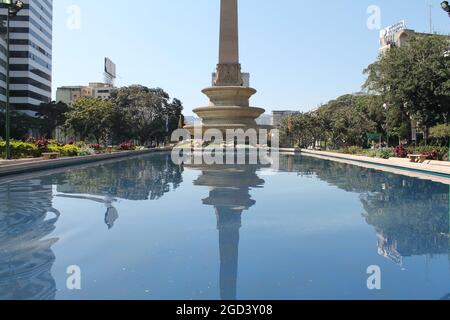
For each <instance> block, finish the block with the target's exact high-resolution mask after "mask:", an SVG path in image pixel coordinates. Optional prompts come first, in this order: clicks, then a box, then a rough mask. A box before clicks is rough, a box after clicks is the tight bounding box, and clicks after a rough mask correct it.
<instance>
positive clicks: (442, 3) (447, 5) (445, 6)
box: [441, 1, 450, 17]
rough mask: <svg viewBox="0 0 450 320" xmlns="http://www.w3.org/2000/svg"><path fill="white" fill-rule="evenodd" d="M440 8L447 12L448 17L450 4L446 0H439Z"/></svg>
mask: <svg viewBox="0 0 450 320" xmlns="http://www.w3.org/2000/svg"><path fill="white" fill-rule="evenodd" d="M441 8H442V10H444V11H445V12H447V13H448V16H449V17H450V4H449V3H448V1H442V2H441Z"/></svg>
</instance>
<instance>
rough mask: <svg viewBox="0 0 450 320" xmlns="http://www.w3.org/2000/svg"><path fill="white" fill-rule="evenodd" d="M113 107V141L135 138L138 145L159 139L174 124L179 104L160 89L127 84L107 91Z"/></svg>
mask: <svg viewBox="0 0 450 320" xmlns="http://www.w3.org/2000/svg"><path fill="white" fill-rule="evenodd" d="M111 101H112V102H113V103H114V105H115V107H116V113H115V115H114V121H113V126H112V132H113V135H114V140H115V141H119V142H121V141H127V140H132V139H137V140H139V142H140V143H141V145H144V144H146V143H147V142H149V141H154V140H157V141H163V140H165V139H166V138H167V137H168V136H169V135H170V134H171V133H172V132H173V131H174V130H176V129H177V128H178V125H179V120H180V116H181V113H182V110H183V105H182V103H181V101H180V100H178V99H173V100H172V101H170V97H169V95H168V94H167V93H166V92H165V91H164V90H162V89H160V88H156V89H150V88H147V87H144V86H137V85H134V86H130V87H123V88H120V89H117V90H115V91H113V92H112V94H111Z"/></svg>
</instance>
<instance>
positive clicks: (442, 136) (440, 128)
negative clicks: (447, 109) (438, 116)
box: [430, 124, 450, 145]
mask: <svg viewBox="0 0 450 320" xmlns="http://www.w3.org/2000/svg"><path fill="white" fill-rule="evenodd" d="M430 137H431V138H434V139H438V140H441V142H443V143H445V145H448V144H449V141H450V125H445V124H440V125H437V126H435V127H433V128H431V129H430Z"/></svg>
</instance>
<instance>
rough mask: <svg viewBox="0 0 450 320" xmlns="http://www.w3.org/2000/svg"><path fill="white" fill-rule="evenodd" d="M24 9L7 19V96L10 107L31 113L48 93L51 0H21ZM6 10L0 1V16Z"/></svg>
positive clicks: (1, 71) (1, 92) (1, 48)
mask: <svg viewBox="0 0 450 320" xmlns="http://www.w3.org/2000/svg"><path fill="white" fill-rule="evenodd" d="M23 2H24V3H25V6H24V9H23V10H21V11H20V12H19V14H18V15H17V17H14V18H13V19H11V22H10V27H11V29H10V30H11V33H10V35H11V42H10V82H11V86H10V96H11V100H10V101H11V107H12V109H14V110H20V111H24V112H26V113H29V114H31V115H32V114H34V111H36V110H37V109H38V106H39V105H40V104H41V103H42V102H49V101H50V100H51V95H52V21H53V14H52V13H53V3H52V2H53V0H23ZM6 14H7V9H6V7H5V5H4V4H0V19H1V20H3V21H6ZM5 94H6V42H5V39H4V37H3V38H2V39H1V40H0V103H2V104H4V102H5V101H6V98H5Z"/></svg>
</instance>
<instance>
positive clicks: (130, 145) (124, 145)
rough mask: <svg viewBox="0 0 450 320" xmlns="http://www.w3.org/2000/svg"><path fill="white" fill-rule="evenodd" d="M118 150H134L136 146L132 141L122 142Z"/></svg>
mask: <svg viewBox="0 0 450 320" xmlns="http://www.w3.org/2000/svg"><path fill="white" fill-rule="evenodd" d="M118 150H121V151H132V150H136V146H135V145H134V143H132V142H125V143H122V144H121V145H119V147H118Z"/></svg>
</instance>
